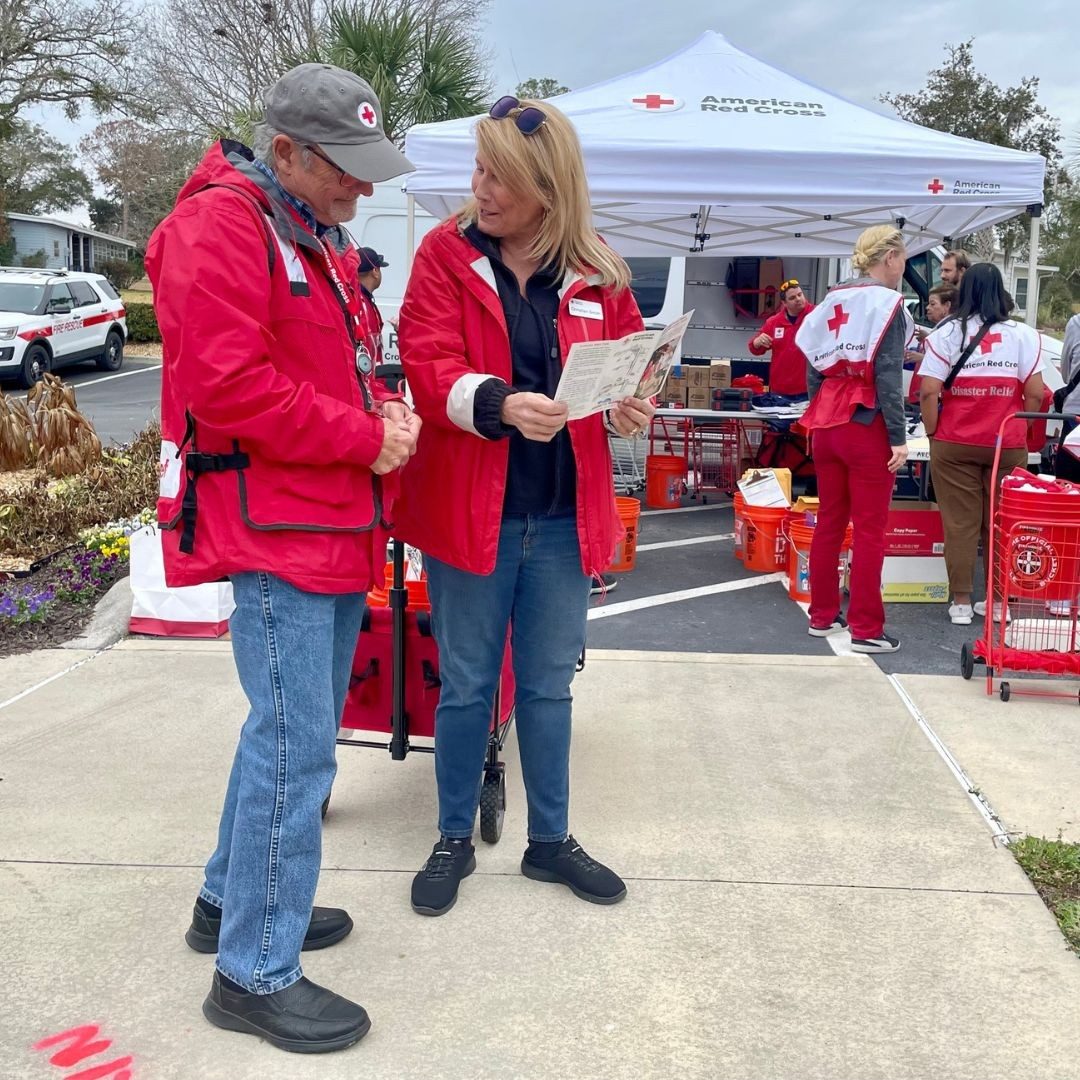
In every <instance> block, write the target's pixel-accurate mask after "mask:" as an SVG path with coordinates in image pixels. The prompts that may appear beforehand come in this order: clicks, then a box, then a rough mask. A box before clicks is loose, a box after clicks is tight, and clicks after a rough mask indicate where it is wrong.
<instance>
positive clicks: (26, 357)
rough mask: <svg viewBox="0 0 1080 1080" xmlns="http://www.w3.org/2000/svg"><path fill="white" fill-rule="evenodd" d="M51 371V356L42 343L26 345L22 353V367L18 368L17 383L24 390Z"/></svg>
mask: <svg viewBox="0 0 1080 1080" xmlns="http://www.w3.org/2000/svg"><path fill="white" fill-rule="evenodd" d="M50 371H52V356H51V355H50V353H49V350H48V349H46V348H45V346H44V345H28V346H27V347H26V352H25V353H23V362H22V367H21V368H20V369H19V385H20V386H21V387H22V388H23V389H24V390H29V389H30V387H32V386H34V385H36V384H37V383H39V382H41V380H42V378H43V377H44V376H45V375H47V374H48V373H49V372H50Z"/></svg>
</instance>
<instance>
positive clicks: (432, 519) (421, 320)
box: [395, 219, 643, 574]
mask: <svg viewBox="0 0 1080 1080" xmlns="http://www.w3.org/2000/svg"><path fill="white" fill-rule="evenodd" d="M573 300H582V301H586V302H587V303H584V304H582V305H580V306H579V305H575V310H576V311H584V312H588V313H589V314H592V313H595V314H596V315H597V316H598V317H597V318H588V317H586V316H585V315H579V314H573V315H572V314H571V313H570V304H571V301H573ZM642 328H643V323H642V319H641V313H640V312H639V311H638V307H637V303H636V301H635V300H634V295H633V293H632V292H631V291H630V290H629V289H624V290H622V291H621V292H615V291H613V290H612V289H610V288H602V287H601V286H600V285H599V284H598V279H597V278H596V277H595V276H585V277H582V276H580V275H569V276H568V278H567V281H566V282H565V283H564V285H563V288H562V291H561V301H560V304H559V315H558V333H559V347H560V351H561V353H562V356H563V358H564V359H565V357H566V355H567V353H568V352H569V350H570V346H571V345H573V344H574V342H576V341H600V340H603V339H606V338H619V337H623V336H624V335H626V334H631V333H635V332H636V331H639V330H641V329H642ZM398 340H399V342H400V345H401V362H402V364H403V366H404V368H405V377H406V379H407V380H408V385H409V389H410V390H411V391H412V394H413V398H414V405H415V408H416V410H417V411H418V412H419V413H420V415H421V416H422V417H423V419H424V430H423V433H422V434H421V437H420V443H419V448H418V449H417V452H416V456H415V457H414V458H413V459H412V461H411V462H410V463H409V465H408V466H407V468H406V471H405V484H404V489H403V492H402V497H401V501H400V502H399V504H398V506H397V508H396V509H395V535H396V536H399V537H401V538H402V539H404V540H407V541H408V542H409V543H411V544H414V545H416V546H417V547H419V548H422V549H423V550H424V551H425V552H427V553H428V554H430V555H433V556H434V557H435V558H437V559H441V560H442V561H444V562H447V563H450V564H451V565H452V566H456V567H458V568H459V569H462V570H468V571H470V572H472V573H474V574H489V573H491V571H492V570H493V569H494V568H495V557H496V553H497V550H498V543H499V528H500V524H501V521H502V507H503V497H504V494H505V491H506V474H507V463H508V458H509V442H508V440H506V439H500V440H498V441H490V440H487V439H484V438H482V437H481V436H480V435H478V434H477V433H476V429H475V428H474V427H473V396H474V394H475V392H476V388H477V386H479V385H480V384H481V383H483V382H486V381H487V380H488V379H490V378H492V377H494V378H498V379H501V380H502V381H503V382H506V383H509V382H511V379H512V363H511V356H510V341H509V337H508V335H507V329H506V319H505V317H504V315H503V308H502V304H501V302H500V300H499V294H498V290H497V286H496V283H495V275H494V272H493V270H492V267H491V264H490V262H489V260H488V259H487V258H486V257H485V256H483V255H481V254H480V252H478V251H477V250H476V248H474V247H473V246H472V244H470V243H469V242H468V240H466V239H465V238H464V237H463V236H461V234H460V233H459V231H458V226H457V222H456V220H454V219H451V220H449V221H447V222H444V223H443V224H442V225H440V226H439V227H438V228H437V229H434V230H433V231H432V232H430V233H429V234H428V235H427V236H426V237H425V238H424V242H423V243H422V244H421V246H420V249H419V251H417V253H416V261H415V262H414V264H413V269H412V276H411V277H410V278H409V286H408V289H407V290H406V293H405V299H404V302H403V303H402V307H401V315H400V321H399V323H398ZM569 429H570V442H571V445H572V446H573V450H574V460H575V463H576V465H577V525H578V537H579V540H580V544H581V567H582V570H583V571H584V572H585V573H587V574H591V573H597V572H600V571H602V570H604V569H606V568H607V567H608V566H610V565H611V561H612V559H613V558H614V555H615V545H616V542H617V540H618V538H619V537H618V532H619V527H618V525H617V517H616V513H615V498H614V488H613V485H612V479H611V451H610V448H609V446H608V437H607V433H606V431H605V430H604V423H603V418H602V416H600V415H596V416H590V417H586V418H585V419H583V420H572V421H570V423H569Z"/></svg>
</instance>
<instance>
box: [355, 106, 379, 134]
mask: <svg viewBox="0 0 1080 1080" xmlns="http://www.w3.org/2000/svg"><path fill="white" fill-rule="evenodd" d="M356 115H357V116H358V117H359V118H360V123H361V124H363V125H364V127H366V128H373V127H378V126H379V117H378V115H377V114H376V112H375V110H374V109H373V108H372V107H371V105H370V104H369V103H368V102H366V101H364V102H362V103H361V105H360V108H359V109H357V110H356Z"/></svg>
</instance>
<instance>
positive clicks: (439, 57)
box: [324, 0, 491, 145]
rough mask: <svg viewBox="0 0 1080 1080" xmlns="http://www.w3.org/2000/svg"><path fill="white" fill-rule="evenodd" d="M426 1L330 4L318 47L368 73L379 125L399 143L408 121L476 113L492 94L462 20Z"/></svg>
mask: <svg viewBox="0 0 1080 1080" xmlns="http://www.w3.org/2000/svg"><path fill="white" fill-rule="evenodd" d="M444 6H445V5H443V4H439V3H432V2H431V0H368V2H367V3H361V2H356V0H352V2H349V3H346V4H341V5H338V6H336V7H334V8H333V9H332V10H331V12H330V17H329V19H328V25H327V32H326V37H325V44H324V52H325V55H326V56H327V57H328V58H329V60H330V62H331V63H333V64H336V65H337V66H338V67H342V68H345V69H346V70H347V71H354V72H356V74H357V75H360V76H361V77H362V78H364V79H367V81H368V82H369V83H371V86H372V89H373V90H374V91H375V93H376V94H377V95H378V97H379V101H380V102H381V103H382V108H383V126H384V128H385V130H386V134H387V136H388V137H389V138H391V139H393V140H394V141H395V142H397V143H398V144H399V145H400V144H401V143H403V142H404V140H405V133H406V132H407V131H408V130H409V128H410V127H412V125H413V124H427V123H434V122H436V121H439V120H451V119H454V118H455V117H459V116H473V115H475V114H476V113H479V112H482V111H483V109H484V107H485V105H486V104H487V101H488V98H489V95H490V93H491V82H490V78H489V76H488V73H487V57H486V55H485V54H484V53H483V52H482V50H481V49H480V47H479V46H478V45H477V44H476V34H475V27H474V25H473V24H472V22H471V21H469V20H463V19H457V18H453V19H450V18H447V12H446V11H445V10H443V8H444Z"/></svg>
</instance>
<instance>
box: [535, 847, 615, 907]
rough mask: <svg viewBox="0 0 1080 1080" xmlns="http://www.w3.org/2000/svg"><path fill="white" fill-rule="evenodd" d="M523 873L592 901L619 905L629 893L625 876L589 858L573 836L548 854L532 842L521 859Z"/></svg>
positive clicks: (591, 902)
mask: <svg viewBox="0 0 1080 1080" xmlns="http://www.w3.org/2000/svg"><path fill="white" fill-rule="evenodd" d="M543 847H550V845H543ZM521 872H522V873H523V874H524V875H525V876H526V877H527V878H531V879H532V880H533V881H550V882H553V883H556V884H559V885H565V886H567V888H569V889H570V891H571V892H572V893H573V894H574V895H575V896H579V897H581V899H582V900H588V901H589V903H590V904H617V903H618V902H619V901H620V900H621V899H622V898H623V897H624V896H626V885H625V884H624V883H623V880H622V878H621V877H619V875H618V874H616V873H615V872H614V871H613V870H609V869H608V868H607V867H606V866H604V864H603V863H598V862H597V861H596V860H595V859H593V858H590V856H589V855H588V854H586V852H585V849H584V848H583V847H582V846H581V845H580V844H579V843H578V842H577V841H576V840H575V839H574V838H573V837H572V836H568V837H567V838H566V839H565V840H564V841H563V843H562V844H561V845H560V846H559V848H558V849H557V850H556V852H555V853H554V855H551V856H549V857H543V856H541V855H539V854H538V853H537V850H536V845H533V844H530V845H529V846H528V848H526V850H525V855H524V857H523V858H522V860H521Z"/></svg>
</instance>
